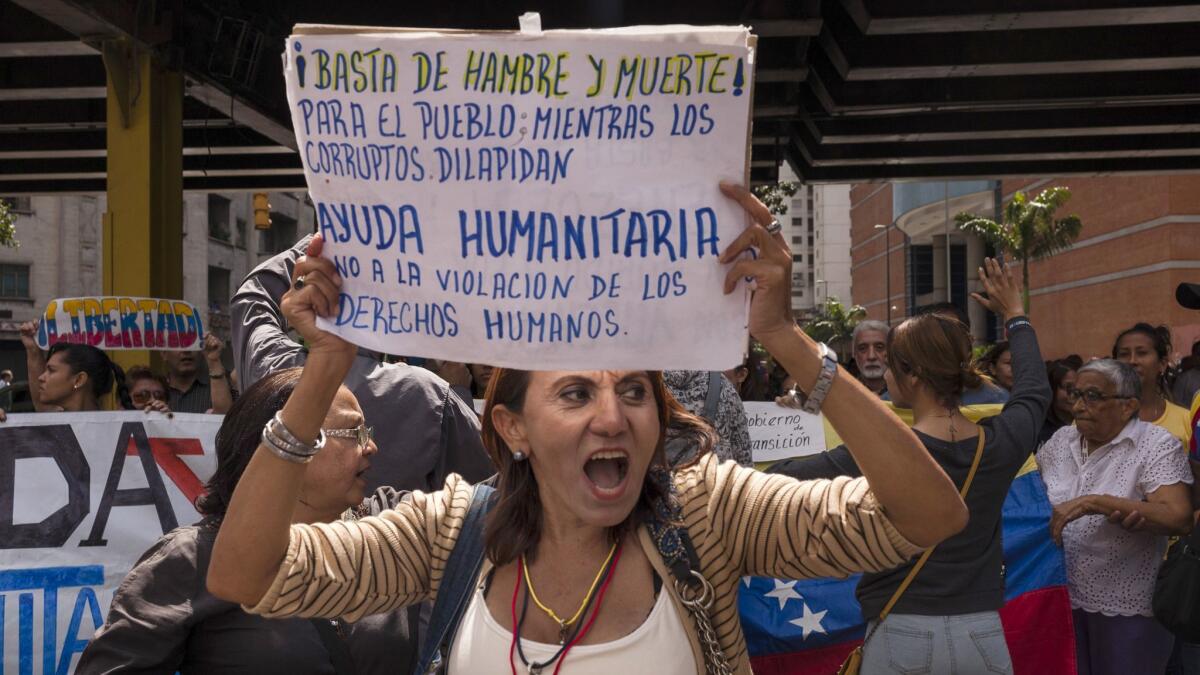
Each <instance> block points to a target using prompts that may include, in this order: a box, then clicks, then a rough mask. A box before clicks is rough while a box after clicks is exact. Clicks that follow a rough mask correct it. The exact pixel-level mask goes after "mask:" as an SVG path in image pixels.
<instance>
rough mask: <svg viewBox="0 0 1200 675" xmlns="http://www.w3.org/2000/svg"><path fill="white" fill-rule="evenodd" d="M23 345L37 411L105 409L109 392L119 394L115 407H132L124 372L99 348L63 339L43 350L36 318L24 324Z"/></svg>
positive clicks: (22, 326)
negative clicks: (38, 341) (38, 342)
mask: <svg viewBox="0 0 1200 675" xmlns="http://www.w3.org/2000/svg"><path fill="white" fill-rule="evenodd" d="M21 344H22V345H24V347H25V365H26V367H27V369H28V371H29V393H30V395H31V396H32V398H33V407H34V410H36V411H38V412H81V411H86V410H102V409H103V408H102V406H101V399H103V398H104V397H105V396H106V395H108V394H109V393H115V396H116V399H115V400H114V401H113V404H114V405H113V406H112V407H113V408H114V409H117V410H120V409H123V408H129V407H132V405H133V403H132V401H130V398H129V387H128V386H126V384H125V372H124V371H123V370H121V367H120V366H118V365H117V364H115V363H113V362H112V361H111V360H110V359H109V358H108V355H107V354H105V353H104V352H102V351H100V350H99V349H96V348H95V347H92V346H89V345H78V344H68V343H65V342H60V343H58V344H56V345H53V346H51V347H50V350H49V351H46V352H43V351H42V350H41V348H40V347H38V344H37V322H36V321H29V322H26V323H23V324H21ZM114 387H115V389H114Z"/></svg>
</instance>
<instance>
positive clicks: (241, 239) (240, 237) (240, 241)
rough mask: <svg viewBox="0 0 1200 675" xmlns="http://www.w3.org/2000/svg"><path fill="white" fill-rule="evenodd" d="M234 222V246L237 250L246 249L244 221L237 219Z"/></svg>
mask: <svg viewBox="0 0 1200 675" xmlns="http://www.w3.org/2000/svg"><path fill="white" fill-rule="evenodd" d="M236 222H237V241H236V245H237V247H238V248H246V219H245V218H238V219H237V221H236Z"/></svg>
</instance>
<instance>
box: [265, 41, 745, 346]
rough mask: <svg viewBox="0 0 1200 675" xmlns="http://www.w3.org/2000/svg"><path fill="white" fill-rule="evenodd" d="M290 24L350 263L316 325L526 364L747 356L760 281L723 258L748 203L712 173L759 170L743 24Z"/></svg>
mask: <svg viewBox="0 0 1200 675" xmlns="http://www.w3.org/2000/svg"><path fill="white" fill-rule="evenodd" d="M350 30H360V31H362V32H359V33H350V32H348V31H350ZM389 31H390V32H389ZM296 32H297V33H298V34H296V35H293V36H292V37H291V38H289V39H288V43H287V53H286V55H285V66H284V68H285V71H286V72H285V74H286V79H287V93H288V101H289V103H290V105H291V110H292V121H293V126H294V127H295V130H296V140H297V143H298V145H299V149H300V154H301V158H302V160H303V162H304V171H305V176H306V178H307V180H308V186H309V192H310V194H311V195H312V199H313V201H314V206H315V209H316V214H317V222H318V226H319V229H320V232H321V233H322V234H323V236H324V237H325V240H326V241H327V242H328V253H327V257H329V258H331V259H332V260H333V261H334V263H335V264H336V265H337V267H338V270H339V273H340V274H341V276H342V278H343V279H344V280H345V284H344V286H343V287H342V289H341V291H342V292H341V296H340V301H339V307H338V315H337V317H336V319H335V320H333V321H323V327H324V328H326V329H332V330H334V331H336V332H337V333H339V334H340V335H342V336H343V337H345V338H347V339H348V340H351V341H353V342H355V343H357V344H360V345H363V346H366V347H370V348H372V349H377V350H380V351H383V352H386V353H394V354H411V355H420V356H426V357H433V358H440V359H448V360H453V361H461V362H478V361H485V362H487V363H491V364H494V365H500V366H508V367H516V368H529V369H534V368H536V369H555V368H562V369H571V368H632V369H637V368H653V369H665V368H680V369H725V368H730V367H732V366H734V365H736V364H737V363H740V362H741V360H742V353H743V351H744V349H745V345H746V311H747V299H748V294H747V292H746V291H745V290H741V291H739V292H736V293H733V294H730V295H728V296H726V295H724V294H723V293H722V286H723V282H724V277H725V271H726V269H725V267H723V266H721V265H719V264H718V263H717V262H716V260H717V256H718V254H719V253H720V252H721V251H722V250H723V249H724V248H725V247H726V246H727V245H728V244H729V243H730V242H731V241H732V240H733V239H734V238H735V237H736V236H737V235H738V234H739V233H740V232H741V231H742V230H743V228H744V226H745V222H746V219H745V216H744V214H743V212H742V211H741V209H740V208H739V207H738V206H737V205H736V204H734V203H733V202H731V201H730V200H728V199H725V198H724V197H722V196H721V194H720V192H719V191H718V188H717V183H718V181H719V180H722V179H723V180H729V181H734V182H739V183H740V182H743V181H744V180H745V176H746V169H747V163H746V156H747V141H748V130H749V110H750V100H751V80H752V78H753V72H754V64H753V49H752V38H751V36H750V34H749V31H748V29H746V28H744V27H737V28H729V27H714V28H700V27H687V26H666V27H649V28H630V29H614V30H590V31H566V30H554V31H545V32H542V31H540V29H537V28H531V29H530V31H529V32H526V33H499V32H492V33H481V34H478V33H437V32H431V31H416V30H413V31H405V30H404V29H340V28H337V27H316V26H308V27H305V26H299V27H297V29H296Z"/></svg>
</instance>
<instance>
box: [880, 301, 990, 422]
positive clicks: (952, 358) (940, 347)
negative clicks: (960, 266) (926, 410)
mask: <svg viewBox="0 0 1200 675" xmlns="http://www.w3.org/2000/svg"><path fill="white" fill-rule="evenodd" d="M887 361H888V368H890V369H892V371H893V372H895V373H899V374H903V375H912V376H915V377H916V378H917V379H918V380H920V381H921V383H923V384H924V385H925V386H926V387H929V391H930V393H932V394H933V395H934V396H935V397H936V398H937V400H938V402H939V403H940V404H942V405H944V406H946V407H948V408H949V407H957V406H958V402H959V399H960V398H962V393H963V392H964V391H965V390H967V389H974V388H976V387H978V386H980V385H982V384H983V376H982V375H980V374H979V371H978V370H977V369H976V368H975V366H974V364H972V363H971V333H970V331H968V330H967V327H966V325H965V324H963V322H961V321H959V320H957V319H952V318H949V317H947V316H944V315H942V314H922V315H920V316H914V317H912V318H911V319H907V320H905V321H904V323H902V324H900V325H899V326H896V327H895V328H893V329H892V330H891V331H890V332H889V333H888V340H887ZM897 382H898V383H899V378H897Z"/></svg>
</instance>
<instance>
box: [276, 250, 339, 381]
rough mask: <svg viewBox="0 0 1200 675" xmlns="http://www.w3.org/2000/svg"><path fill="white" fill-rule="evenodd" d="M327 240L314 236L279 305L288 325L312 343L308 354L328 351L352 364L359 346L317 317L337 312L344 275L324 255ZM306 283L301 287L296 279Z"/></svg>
mask: <svg viewBox="0 0 1200 675" xmlns="http://www.w3.org/2000/svg"><path fill="white" fill-rule="evenodd" d="M324 246H325V240H324V239H322V238H321V235H320V234H317V235H315V236H313V238H312V241H310V242H309V244H308V250H307V251H306V252H305V255H304V257H302V258H300V259H299V260H298V261H296V268H295V269H294V270H292V287H291V288H289V289H288V291H287V292H286V293H284V294H283V298H282V299H281V300H280V302H279V308H280V310H281V311H282V312H283V316H284V318H285V319H287V322H288V325H289V326H291V327H292V328H294V329H295V330H296V332H297V333H299V334H300V337H302V338H304V341H305V342H306V343H308V353H309V354H310V356H311V355H312V354H327V355H329V356H333V357H336V358H338V359H345V360H346V361H345V364H346V365H347V366H348V364H349V362H350V361H353V360H354V355H355V354H356V353H357V347H355V346H354V345H353V344H351V343H349V342H347V341H346V340H344V339H342V338H341V337H339V336H337V335H334V334H333V333H330V332H328V331H324V330H321V329H320V328H318V327H317V317H318V316H320V317H322V318H326V319H330V318H334V317H335V316H336V315H337V309H338V292H339V289H340V288H341V286H342V278H341V277H340V276H338V273H337V268H336V267H334V265H333V263H332V262H331V261H330V260H328V259H327V258H322V257H321V250H322V249H323V248H324ZM301 278H303V280H304V282H303V283H302V284H300V288H297V287H296V286H297V284H296V281H297V280H298V279H301Z"/></svg>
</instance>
